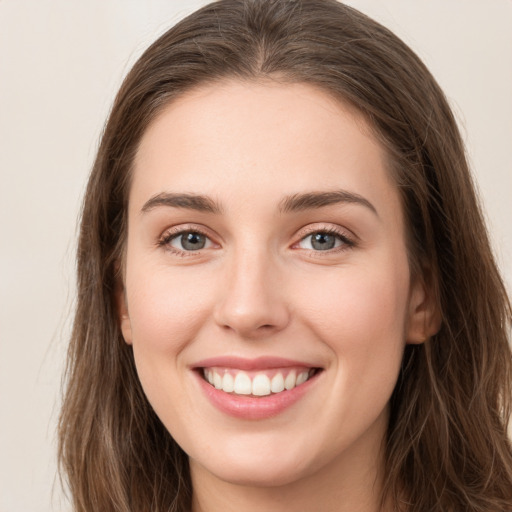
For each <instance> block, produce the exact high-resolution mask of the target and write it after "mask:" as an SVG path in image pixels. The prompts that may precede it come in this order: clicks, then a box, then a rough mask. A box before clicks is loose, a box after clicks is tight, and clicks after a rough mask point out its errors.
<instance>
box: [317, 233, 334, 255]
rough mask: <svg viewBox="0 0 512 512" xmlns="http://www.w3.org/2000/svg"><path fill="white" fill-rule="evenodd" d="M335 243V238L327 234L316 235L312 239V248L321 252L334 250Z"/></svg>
mask: <svg viewBox="0 0 512 512" xmlns="http://www.w3.org/2000/svg"><path fill="white" fill-rule="evenodd" d="M335 243H336V240H335V238H334V237H333V236H332V235H329V234H327V233H315V234H314V235H313V236H312V239H311V246H312V247H313V249H318V250H319V251H327V250H329V249H332V248H334V245H335Z"/></svg>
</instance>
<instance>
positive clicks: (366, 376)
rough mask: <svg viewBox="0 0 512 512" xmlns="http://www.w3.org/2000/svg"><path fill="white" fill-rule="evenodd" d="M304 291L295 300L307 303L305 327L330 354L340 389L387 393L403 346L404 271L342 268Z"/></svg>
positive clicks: (382, 267) (406, 282) (406, 285)
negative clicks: (305, 299) (341, 380)
mask: <svg viewBox="0 0 512 512" xmlns="http://www.w3.org/2000/svg"><path fill="white" fill-rule="evenodd" d="M306 288H307V293H305V291H306V290H303V292H302V293H297V294H296V295H297V296H301V295H302V296H306V297H307V303H306V302H304V304H303V306H302V310H303V311H305V312H306V313H305V315H304V318H303V321H304V322H306V323H307V324H308V327H309V329H310V330H312V331H313V332H314V333H315V336H316V337H317V338H319V339H321V340H322V341H323V342H324V343H325V344H326V345H327V346H328V347H329V348H330V350H331V352H332V353H333V356H334V357H333V361H335V363H334V364H336V365H337V366H338V369H339V370H340V371H339V372H337V376H338V378H339V379H343V380H344V385H343V387H344V388H346V387H347V386H350V388H351V389H354V392H355V391H356V387H357V386H360V391H361V392H362V390H363V389H367V390H369V392H370V389H371V390H375V391H376V392H379V394H380V388H381V387H382V388H383V389H384V388H385V389H386V393H388V392H390V391H391V390H392V388H393V386H394V383H395V381H396V378H397V375H398V370H399V367H400V363H401V359H402V354H403V348H404V346H405V335H404V332H405V324H406V312H407V304H408V288H409V278H408V270H407V265H385V264H382V265H374V266H358V267H357V268H356V267H345V268H340V269H339V272H332V273H331V272H330V273H329V274H328V275H325V276H323V277H321V276H320V277H319V276H318V275H317V276H316V278H315V279H314V280H311V281H310V282H308V283H307V287H306ZM354 385H356V386H354Z"/></svg>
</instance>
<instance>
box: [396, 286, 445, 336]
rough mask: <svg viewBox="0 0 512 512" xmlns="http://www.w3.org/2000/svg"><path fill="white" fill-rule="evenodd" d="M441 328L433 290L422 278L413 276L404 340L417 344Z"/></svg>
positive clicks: (439, 314) (439, 313)
mask: <svg viewBox="0 0 512 512" xmlns="http://www.w3.org/2000/svg"><path fill="white" fill-rule="evenodd" d="M440 328H441V312H440V310H439V306H438V304H437V301H436V300H435V298H434V293H433V291H432V290H431V289H430V288H429V287H428V286H427V285H426V283H425V281H424V280H423V278H421V277H418V278H414V279H413V280H412V282H411V291H410V296H409V314H408V319H407V325H406V333H405V341H406V343H408V344H419V343H423V342H424V341H426V340H427V339H428V338H430V337H431V336H433V335H434V334H436V333H437V332H438V331H439V329H440Z"/></svg>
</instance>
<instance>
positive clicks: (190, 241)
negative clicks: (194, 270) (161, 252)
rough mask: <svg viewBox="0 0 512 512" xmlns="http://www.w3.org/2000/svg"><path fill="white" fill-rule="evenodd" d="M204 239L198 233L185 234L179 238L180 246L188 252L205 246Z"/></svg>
mask: <svg viewBox="0 0 512 512" xmlns="http://www.w3.org/2000/svg"><path fill="white" fill-rule="evenodd" d="M205 243H206V238H205V236H204V235H201V234H200V233H187V234H185V235H182V236H181V245H182V247H183V248H184V249H186V250H188V251H198V250H199V249H202V248H203V247H204V246H205Z"/></svg>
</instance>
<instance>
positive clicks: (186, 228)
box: [158, 222, 358, 252]
mask: <svg viewBox="0 0 512 512" xmlns="http://www.w3.org/2000/svg"><path fill="white" fill-rule="evenodd" d="M187 232H192V233H193V232H197V233H200V234H201V235H204V236H206V237H207V238H208V239H209V240H210V241H211V242H212V243H214V244H219V242H218V241H217V240H220V243H223V242H224V240H223V239H222V237H221V236H219V235H218V234H217V233H216V232H214V233H212V230H211V229H209V228H207V227H206V226H204V225H201V224H195V223H190V224H187V223H184V224H177V225H175V226H170V227H167V228H166V229H165V230H163V232H162V234H161V235H160V236H159V237H158V241H159V242H162V241H163V240H165V239H169V240H170V239H173V238H174V237H177V236H179V235H180V234H182V233H187ZM321 232H327V233H332V234H334V235H338V236H340V237H343V238H346V239H348V240H350V241H353V242H354V243H355V242H356V241H357V240H358V237H357V236H356V235H355V234H354V233H353V232H352V231H351V230H349V229H347V228H345V227H343V226H340V225H337V224H331V223H327V222H326V223H323V222H315V223H312V224H308V225H306V226H303V227H302V228H300V229H299V230H297V231H296V232H295V235H294V241H293V242H292V244H291V245H292V246H293V245H296V244H297V243H298V242H300V241H301V240H303V239H304V238H306V237H307V236H310V235H312V234H314V233H321ZM198 252H199V251H198Z"/></svg>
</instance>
